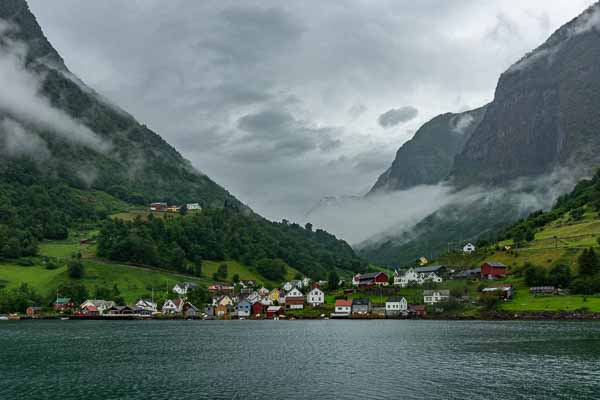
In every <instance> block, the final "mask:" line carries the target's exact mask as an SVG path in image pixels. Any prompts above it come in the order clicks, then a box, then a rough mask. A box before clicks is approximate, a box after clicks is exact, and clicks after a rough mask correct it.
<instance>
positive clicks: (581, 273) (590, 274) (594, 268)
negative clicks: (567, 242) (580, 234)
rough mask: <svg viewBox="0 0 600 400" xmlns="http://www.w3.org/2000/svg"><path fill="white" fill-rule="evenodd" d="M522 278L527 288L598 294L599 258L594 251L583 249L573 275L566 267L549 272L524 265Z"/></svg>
mask: <svg viewBox="0 0 600 400" xmlns="http://www.w3.org/2000/svg"><path fill="white" fill-rule="evenodd" d="M523 276H524V278H525V283H526V284H527V286H530V287H531V286H547V285H548V286H555V287H557V288H562V289H571V291H572V292H573V293H576V294H593V293H600V258H599V257H598V254H597V253H596V252H595V251H594V249H592V248H589V249H585V250H584V251H583V252H582V253H581V255H580V256H579V258H578V259H577V271H576V273H573V272H572V271H571V268H570V267H569V266H568V265H564V264H558V265H555V266H554V267H552V268H551V269H550V270H548V269H546V268H543V267H539V266H535V265H532V264H530V263H528V264H526V265H525V268H524V270H523Z"/></svg>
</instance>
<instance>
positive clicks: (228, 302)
mask: <svg viewBox="0 0 600 400" xmlns="http://www.w3.org/2000/svg"><path fill="white" fill-rule="evenodd" d="M217 304H218V305H219V306H224V307H227V306H233V300H231V297H229V296H223V297H221V299H220V300H219V302H218V303H217Z"/></svg>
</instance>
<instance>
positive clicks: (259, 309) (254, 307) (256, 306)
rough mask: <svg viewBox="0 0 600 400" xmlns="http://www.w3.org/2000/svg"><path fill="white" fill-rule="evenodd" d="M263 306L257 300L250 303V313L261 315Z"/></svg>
mask: <svg viewBox="0 0 600 400" xmlns="http://www.w3.org/2000/svg"><path fill="white" fill-rule="evenodd" d="M265 307H267V306H265V305H264V304H263V303H262V300H261V301H257V302H256V303H254V304H252V315H253V316H257V315H262V314H263V312H264V309H265Z"/></svg>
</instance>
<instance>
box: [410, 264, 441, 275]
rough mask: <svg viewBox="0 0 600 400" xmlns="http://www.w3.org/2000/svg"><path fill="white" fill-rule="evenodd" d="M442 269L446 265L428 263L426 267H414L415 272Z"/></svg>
mask: <svg viewBox="0 0 600 400" xmlns="http://www.w3.org/2000/svg"><path fill="white" fill-rule="evenodd" d="M444 269H446V267H445V266H444V265H429V266H427V267H417V268H415V272H423V273H428V272H439V271H442V270H444Z"/></svg>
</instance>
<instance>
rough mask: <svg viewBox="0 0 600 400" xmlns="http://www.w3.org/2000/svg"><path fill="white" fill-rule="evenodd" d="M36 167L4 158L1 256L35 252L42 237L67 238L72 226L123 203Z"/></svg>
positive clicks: (0, 180)
mask: <svg viewBox="0 0 600 400" xmlns="http://www.w3.org/2000/svg"><path fill="white" fill-rule="evenodd" d="M4 161H6V160H4ZM33 168H34V167H28V164H27V162H23V163H22V164H10V165H2V162H0V258H11V259H14V258H19V257H27V256H32V255H35V254H36V252H37V246H38V243H39V241H41V240H43V239H54V240H61V239H66V238H67V237H68V235H69V227H71V226H74V225H76V224H85V223H95V222H97V221H99V220H101V219H104V218H106V217H107V216H108V215H109V214H110V213H111V212H114V211H115V210H116V209H117V207H118V206H120V205H121V204H120V202H118V201H117V200H115V199H114V198H111V197H110V196H108V195H105V194H104V195H102V194H98V193H96V192H90V191H82V190H79V189H75V188H73V187H70V186H68V185H66V184H65V183H64V182H62V181H60V180H55V179H51V178H40V177H39V176H36V175H35V172H34V171H33V170H32V169H33Z"/></svg>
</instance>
